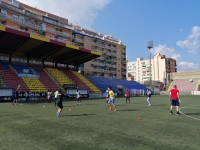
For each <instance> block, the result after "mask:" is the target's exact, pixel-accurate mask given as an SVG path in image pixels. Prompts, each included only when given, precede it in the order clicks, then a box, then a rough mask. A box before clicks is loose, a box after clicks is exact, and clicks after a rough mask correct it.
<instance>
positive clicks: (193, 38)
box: [176, 26, 200, 54]
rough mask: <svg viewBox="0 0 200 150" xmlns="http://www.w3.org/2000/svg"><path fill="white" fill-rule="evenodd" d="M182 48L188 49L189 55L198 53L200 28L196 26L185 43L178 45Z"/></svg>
mask: <svg viewBox="0 0 200 150" xmlns="http://www.w3.org/2000/svg"><path fill="white" fill-rule="evenodd" d="M176 44H177V45H178V46H179V47H181V48H187V49H188V52H189V53H194V54H196V53H198V51H199V48H200V27H198V26H194V27H193V28H192V31H191V34H190V35H189V36H188V37H187V38H186V39H185V40H183V41H178V42H177V43H176Z"/></svg>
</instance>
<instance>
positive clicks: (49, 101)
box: [47, 91, 51, 103]
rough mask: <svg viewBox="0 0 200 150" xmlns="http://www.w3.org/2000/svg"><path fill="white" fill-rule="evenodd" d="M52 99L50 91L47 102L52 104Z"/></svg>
mask: <svg viewBox="0 0 200 150" xmlns="http://www.w3.org/2000/svg"><path fill="white" fill-rule="evenodd" d="M50 98H51V93H50V91H48V92H47V101H48V103H51V100H50Z"/></svg>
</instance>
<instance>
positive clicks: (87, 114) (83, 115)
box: [62, 114, 95, 116]
mask: <svg viewBox="0 0 200 150" xmlns="http://www.w3.org/2000/svg"><path fill="white" fill-rule="evenodd" d="M94 115H95V114H80V115H62V116H94Z"/></svg>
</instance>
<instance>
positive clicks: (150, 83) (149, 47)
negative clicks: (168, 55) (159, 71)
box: [147, 41, 153, 90]
mask: <svg viewBox="0 0 200 150" xmlns="http://www.w3.org/2000/svg"><path fill="white" fill-rule="evenodd" d="M147 48H148V49H149V63H150V64H149V67H150V79H149V86H150V90H152V81H151V48H153V41H148V42H147Z"/></svg>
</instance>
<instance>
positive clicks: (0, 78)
mask: <svg viewBox="0 0 200 150" xmlns="http://www.w3.org/2000/svg"><path fill="white" fill-rule="evenodd" d="M31 9H32V7H29V6H27V5H25V4H21V3H19V2H18V1H15V0H13V1H10V0H0V10H1V12H0V43H1V44H0V86H1V87H10V88H17V86H18V85H21V86H20V92H26V91H28V92H47V91H49V90H51V91H56V90H58V89H62V90H65V89H64V86H66V85H69V86H71V85H74V87H78V88H85V89H88V90H89V92H90V93H91V94H101V93H104V92H105V90H106V88H107V87H108V86H111V87H112V88H113V90H114V92H115V93H118V94H122V93H123V92H124V90H125V89H129V90H131V89H138V90H144V91H146V87H145V86H143V85H141V84H139V83H137V82H135V81H126V80H124V79H123V80H122V79H117V78H106V77H92V76H84V74H85V73H84V69H83V68H81V66H82V65H83V64H84V63H86V62H88V61H91V60H94V59H96V58H99V57H101V56H102V53H100V52H98V51H94V50H90V49H88V48H84V47H83V46H80V45H77V44H75V40H74V39H75V34H74V33H75V29H74V28H73V26H71V25H70V24H69V23H68V22H67V21H68V20H67V19H64V18H61V17H58V16H55V15H53V14H48V15H44V14H45V12H44V11H41V10H37V14H36V13H35V12H36V9H35V8H34V11H33V10H31ZM46 14H47V13H46ZM79 70H80V71H81V72H82V73H78V71H79ZM124 75H125V74H124ZM119 86H121V87H123V88H119Z"/></svg>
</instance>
